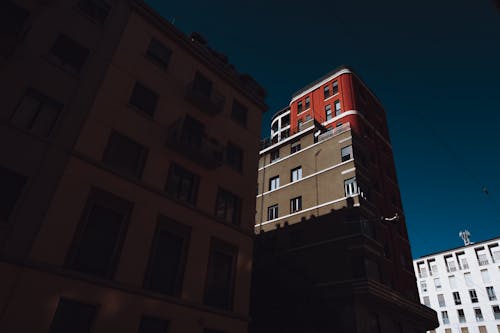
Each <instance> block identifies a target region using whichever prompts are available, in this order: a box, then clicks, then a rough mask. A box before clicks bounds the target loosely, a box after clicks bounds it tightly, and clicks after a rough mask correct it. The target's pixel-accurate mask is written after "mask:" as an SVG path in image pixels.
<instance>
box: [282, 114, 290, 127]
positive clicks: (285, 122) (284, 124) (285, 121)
mask: <svg viewBox="0 0 500 333" xmlns="http://www.w3.org/2000/svg"><path fill="white" fill-rule="evenodd" d="M288 125H290V114H287V115H284V116H283V117H282V118H281V128H283V127H287V126H288Z"/></svg>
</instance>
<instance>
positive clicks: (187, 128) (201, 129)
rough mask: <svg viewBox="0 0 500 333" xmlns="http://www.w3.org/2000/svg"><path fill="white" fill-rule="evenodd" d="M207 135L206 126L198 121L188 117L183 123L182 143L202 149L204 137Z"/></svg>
mask: <svg viewBox="0 0 500 333" xmlns="http://www.w3.org/2000/svg"><path fill="white" fill-rule="evenodd" d="M204 133H205V126H204V125H203V123H201V122H199V121H198V120H196V119H194V118H192V117H190V116H186V117H185V118H184V122H183V123H182V132H181V141H182V143H185V144H187V145H190V146H193V147H194V148H200V146H201V142H202V139H203V135H204Z"/></svg>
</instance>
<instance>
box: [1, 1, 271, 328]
mask: <svg viewBox="0 0 500 333" xmlns="http://www.w3.org/2000/svg"><path fill="white" fill-rule="evenodd" d="M0 26H1V27H2V29H0V36H1V37H2V39H1V41H2V42H1V46H0V88H1V89H0V91H2V94H1V95H0V102H1V105H2V108H1V109H0V151H1V154H0V198H1V200H0V332H2V333H24V332H31V333H47V332H49V333H65V332H72V333H104V332H123V333H138V332H140V333H158V332H162V333H165V332H169V333H175V332H183V333H203V332H205V333H215V332H219V333H220V332H224V333H240V332H246V331H247V326H248V321H249V316H248V314H249V294H250V282H251V276H250V274H251V267H252V254H253V249H252V247H253V236H254V233H253V231H254V207H255V181H256V175H257V170H256V168H255V166H256V165H257V162H258V142H259V136H260V125H261V115H262V112H263V111H264V110H265V109H266V105H265V103H264V97H265V92H264V90H263V89H262V88H261V87H260V86H259V85H258V84H257V83H256V82H255V81H254V80H253V79H252V78H251V77H250V76H249V75H246V74H241V73H238V72H237V71H236V69H235V68H234V66H232V65H231V64H230V63H228V61H227V57H225V56H224V55H222V54H220V53H218V52H216V51H214V50H213V49H212V48H211V47H210V46H209V45H208V44H207V43H206V41H205V40H204V39H203V38H202V37H201V36H200V35H199V34H193V35H191V36H190V37H188V36H186V35H184V34H183V33H181V32H180V31H178V30H177V29H176V28H175V27H173V26H172V25H171V24H170V23H169V22H167V21H166V20H165V19H163V18H162V17H161V16H160V15H159V14H158V13H156V12H155V11H154V10H152V9H151V8H150V7H149V6H147V5H146V4H145V3H144V2H143V1H139V0H109V1H108V0H106V1H104V0H71V1H67V0H65V1H41V0H40V1H34V0H15V1H13V0H2V1H0Z"/></svg>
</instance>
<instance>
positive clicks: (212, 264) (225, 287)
mask: <svg viewBox="0 0 500 333" xmlns="http://www.w3.org/2000/svg"><path fill="white" fill-rule="evenodd" d="M237 253H238V251H237V249H236V248H235V247H234V246H232V245H229V244H227V243H224V242H222V241H219V240H212V245H211V248H210V256H209V259H208V271H207V280H206V281H207V282H206V287H205V299H204V303H205V304H206V305H210V306H213V307H216V308H221V309H230V308H231V307H232V296H233V295H232V294H233V286H234V275H235V268H236V258H237Z"/></svg>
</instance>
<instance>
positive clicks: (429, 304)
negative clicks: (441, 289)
mask: <svg viewBox="0 0 500 333" xmlns="http://www.w3.org/2000/svg"><path fill="white" fill-rule="evenodd" d="M423 302H424V304H425V305H426V306H428V307H431V301H430V300H429V296H424V300H423Z"/></svg>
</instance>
